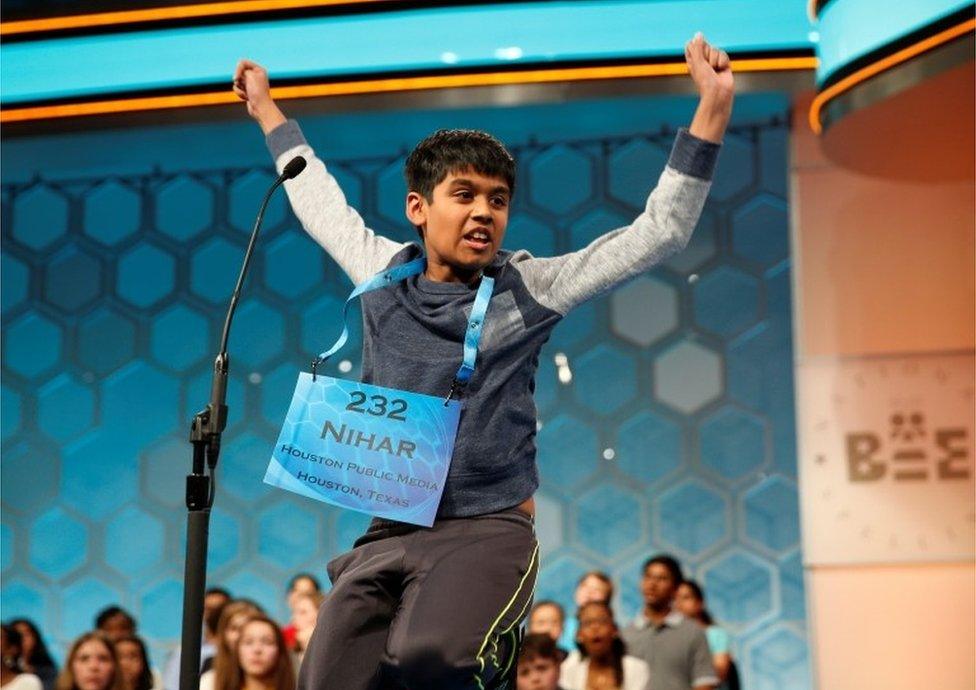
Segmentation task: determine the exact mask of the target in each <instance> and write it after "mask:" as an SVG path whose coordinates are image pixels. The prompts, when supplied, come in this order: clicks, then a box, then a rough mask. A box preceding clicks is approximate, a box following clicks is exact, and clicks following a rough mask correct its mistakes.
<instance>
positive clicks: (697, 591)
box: [674, 580, 739, 690]
mask: <svg viewBox="0 0 976 690" xmlns="http://www.w3.org/2000/svg"><path fill="white" fill-rule="evenodd" d="M674 605H675V608H677V609H678V610H679V611H681V613H683V614H684V615H685V616H687V617H688V618H690V619H692V620H693V621H696V622H697V623H698V624H699V625H701V626H702V627H703V628H705V637H706V638H707V639H708V648H709V650H710V651H711V652H712V664H713V665H714V666H715V673H716V674H717V675H718V678H719V680H720V681H721V682H722V685H720V686H719V688H720V689H723V690H724V689H725V688H728V689H729V690H738V688H739V681H738V673H737V672H736V671H735V665H734V664H733V663H732V655H731V654H730V653H729V634H728V633H727V632H726V631H725V629H724V628H721V627H719V626H717V625H715V621H714V620H713V619H712V614H710V613H709V612H708V609H707V608H705V593H704V592H703V591H702V588H701V587H700V586H699V584H698V583H697V582H695V581H694V580H685V581H683V582H682V583H681V584H680V585H679V586H678V591H677V592H676V593H675V595H674Z"/></svg>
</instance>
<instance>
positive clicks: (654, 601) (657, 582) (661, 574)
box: [641, 563, 675, 609]
mask: <svg viewBox="0 0 976 690" xmlns="http://www.w3.org/2000/svg"><path fill="white" fill-rule="evenodd" d="M674 592H675V583H674V578H673V577H672V576H671V571H670V570H668V569H667V568H666V567H665V566H663V565H661V564H660V563H652V564H651V565H649V566H648V567H647V570H645V571H644V577H643V578H641V593H642V594H643V595H644V603H645V604H647V605H648V606H650V607H651V608H655V609H656V608H662V607H665V606H668V605H669V604H670V603H671V601H672V600H673V599H674Z"/></svg>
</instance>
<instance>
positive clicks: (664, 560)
mask: <svg viewBox="0 0 976 690" xmlns="http://www.w3.org/2000/svg"><path fill="white" fill-rule="evenodd" d="M682 580H683V577H682V575H681V566H680V565H679V564H678V561H677V560H675V559H674V558H672V557H671V556H667V555H658V556H654V557H653V558H650V559H648V560H647V562H646V563H644V569H643V577H642V578H641V594H642V595H643V596H644V608H643V610H642V611H641V612H640V613H639V614H637V617H636V618H635V619H634V621H633V622H632V623H631V624H630V625H628V626H627V627H626V628H624V629H623V631H622V632H621V637H623V640H624V642H625V643H626V644H627V653H628V654H630V655H632V656H635V657H637V658H638V659H643V660H644V661H645V662H647V665H648V666H650V668H651V686H650V688H651V690H692V689H694V690H714V689H715V687H716V686H717V685H718V682H719V681H718V676H717V675H716V673H715V668H714V667H713V666H712V655H711V653H710V652H709V651H708V640H707V639H706V638H705V633H704V631H703V630H702V628H701V626H700V625H698V624H697V623H695V622H694V621H693V620H691V619H689V618H686V617H685V616H684V615H682V614H681V613H680V612H679V611H677V610H676V609H674V608H673V602H674V595H675V593H676V592H677V591H678V585H680V584H681V582H682Z"/></svg>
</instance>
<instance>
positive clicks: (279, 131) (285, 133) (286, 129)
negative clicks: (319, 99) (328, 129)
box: [264, 120, 307, 160]
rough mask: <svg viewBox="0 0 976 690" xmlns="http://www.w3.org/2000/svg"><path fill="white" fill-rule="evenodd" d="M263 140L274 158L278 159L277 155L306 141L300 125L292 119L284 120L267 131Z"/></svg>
mask: <svg viewBox="0 0 976 690" xmlns="http://www.w3.org/2000/svg"><path fill="white" fill-rule="evenodd" d="M264 140H265V143H266V144H267V145H268V150H269V151H270V152H271V157H272V158H274V160H278V156H280V155H281V154H283V153H284V152H285V151H287V150H288V149H292V148H295V147H296V146H301V145H302V144H306V143H307V142H306V141H305V135H304V134H302V129H301V127H299V126H298V123H297V122H295V121H294V120H286V121H285V122H283V123H282V124H280V125H278V126H277V127H275V128H274V129H272V130H271V131H270V132H268V136H266V137H265V139H264Z"/></svg>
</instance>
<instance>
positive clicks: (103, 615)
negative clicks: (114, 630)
mask: <svg viewBox="0 0 976 690" xmlns="http://www.w3.org/2000/svg"><path fill="white" fill-rule="evenodd" d="M116 616H122V617H123V618H125V619H126V620H127V621H128V622H129V625H130V626H131V627H132V629H133V630H135V629H136V619H135V618H133V617H132V614H131V613H129V612H128V611H126V610H125V609H124V608H122V607H121V606H114V605H113V606H106V607H105V608H103V609H102V610H101V611H99V612H98V615H97V616H95V629H96V630H101V628H102V626H103V625H105V624H106V623H108V622H109V620H111V619H112V618H115V617H116Z"/></svg>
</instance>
